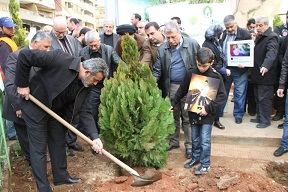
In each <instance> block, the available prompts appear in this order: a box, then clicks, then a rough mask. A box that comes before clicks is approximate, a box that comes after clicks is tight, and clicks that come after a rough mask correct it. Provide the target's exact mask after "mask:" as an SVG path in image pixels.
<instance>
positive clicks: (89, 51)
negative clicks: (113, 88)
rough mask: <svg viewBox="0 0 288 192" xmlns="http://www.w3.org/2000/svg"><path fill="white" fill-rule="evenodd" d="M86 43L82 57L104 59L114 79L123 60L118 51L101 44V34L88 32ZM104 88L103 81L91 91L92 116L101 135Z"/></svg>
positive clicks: (110, 75)
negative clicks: (100, 124)
mask: <svg viewBox="0 0 288 192" xmlns="http://www.w3.org/2000/svg"><path fill="white" fill-rule="evenodd" d="M85 41H86V44H87V46H86V47H84V48H83V49H82V50H81V53H80V55H81V57H82V58H84V59H85V60H86V59H91V58H101V59H103V60H104V61H105V62H106V63H107V66H108V68H109V75H108V78H109V77H113V73H114V72H115V71H116V70H117V67H118V64H119V63H120V61H121V59H120V57H119V56H118V55H117V53H116V51H115V50H114V49H113V47H111V46H109V45H105V44H104V43H101V39H100V36H99V33H97V32H96V31H88V32H87V33H86V34H85ZM103 87H104V84H103V81H100V82H99V83H97V85H96V86H93V88H92V90H91V97H90V102H91V107H92V114H93V117H94V119H95V123H96V125H97V128H98V132H99V133H100V127H99V125H98V114H99V111H98V109H99V106H100V96H101V89H102V88H103ZM80 123H81V119H80Z"/></svg>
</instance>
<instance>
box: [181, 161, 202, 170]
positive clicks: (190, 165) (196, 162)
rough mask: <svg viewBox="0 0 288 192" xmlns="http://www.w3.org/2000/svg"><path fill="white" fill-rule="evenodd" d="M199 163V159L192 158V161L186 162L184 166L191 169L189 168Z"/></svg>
mask: <svg viewBox="0 0 288 192" xmlns="http://www.w3.org/2000/svg"><path fill="white" fill-rule="evenodd" d="M199 163H200V162H199V161H196V160H194V159H192V160H191V161H189V162H188V163H186V164H185V165H184V168H186V169H189V168H191V167H193V166H194V165H197V164H199Z"/></svg>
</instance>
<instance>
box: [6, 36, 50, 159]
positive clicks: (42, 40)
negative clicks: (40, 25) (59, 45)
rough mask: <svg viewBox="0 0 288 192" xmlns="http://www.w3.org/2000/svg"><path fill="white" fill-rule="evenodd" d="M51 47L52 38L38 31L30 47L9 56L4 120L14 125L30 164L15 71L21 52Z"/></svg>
mask: <svg viewBox="0 0 288 192" xmlns="http://www.w3.org/2000/svg"><path fill="white" fill-rule="evenodd" d="M50 46H51V37H50V36H49V35H48V34H46V33H45V32H43V31H37V32H36V34H35V35H34V36H33V38H32V39H31V43H30V45H29V46H26V47H23V48H22V49H20V50H18V51H15V52H13V53H11V54H10V55H9V56H8V59H7V64H6V69H7V70H6V78H5V80H4V84H5V91H6V97H5V102H4V106H3V114H2V116H3V118H5V119H7V120H10V121H12V122H13V123H14V126H15V129H16V133H17V136H18V141H19V143H20V146H21V151H22V153H23V154H24V156H25V158H26V160H27V161H28V163H29V164H30V152H29V142H28V135H27V129H26V125H25V122H24V121H23V119H22V112H21V106H20V105H19V104H18V103H17V100H18V99H20V96H19V94H17V89H16V86H15V84H14V81H15V70H16V63H17V59H18V55H19V52H20V51H21V50H26V49H38V50H44V51H49V48H50ZM36 71H37V69H36V68H32V69H31V71H30V77H32V76H33V75H34V74H35V72H36Z"/></svg>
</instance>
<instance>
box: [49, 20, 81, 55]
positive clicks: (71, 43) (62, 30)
mask: <svg viewBox="0 0 288 192" xmlns="http://www.w3.org/2000/svg"><path fill="white" fill-rule="evenodd" d="M50 36H51V38H52V46H51V51H53V50H55V49H61V50H62V51H64V52H66V53H69V54H70V55H73V56H79V50H78V45H77V41H76V39H75V38H74V37H72V36H71V35H67V21H66V18H65V17H62V16H58V17H55V18H54V21H53V29H52V31H51V33H50Z"/></svg>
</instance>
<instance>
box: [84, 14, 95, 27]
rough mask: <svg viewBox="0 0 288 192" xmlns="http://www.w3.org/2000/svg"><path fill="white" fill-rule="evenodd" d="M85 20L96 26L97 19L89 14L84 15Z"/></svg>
mask: <svg viewBox="0 0 288 192" xmlns="http://www.w3.org/2000/svg"><path fill="white" fill-rule="evenodd" d="M83 21H84V22H85V23H91V24H92V25H93V26H95V19H94V18H93V17H91V16H89V15H84V17H83Z"/></svg>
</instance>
